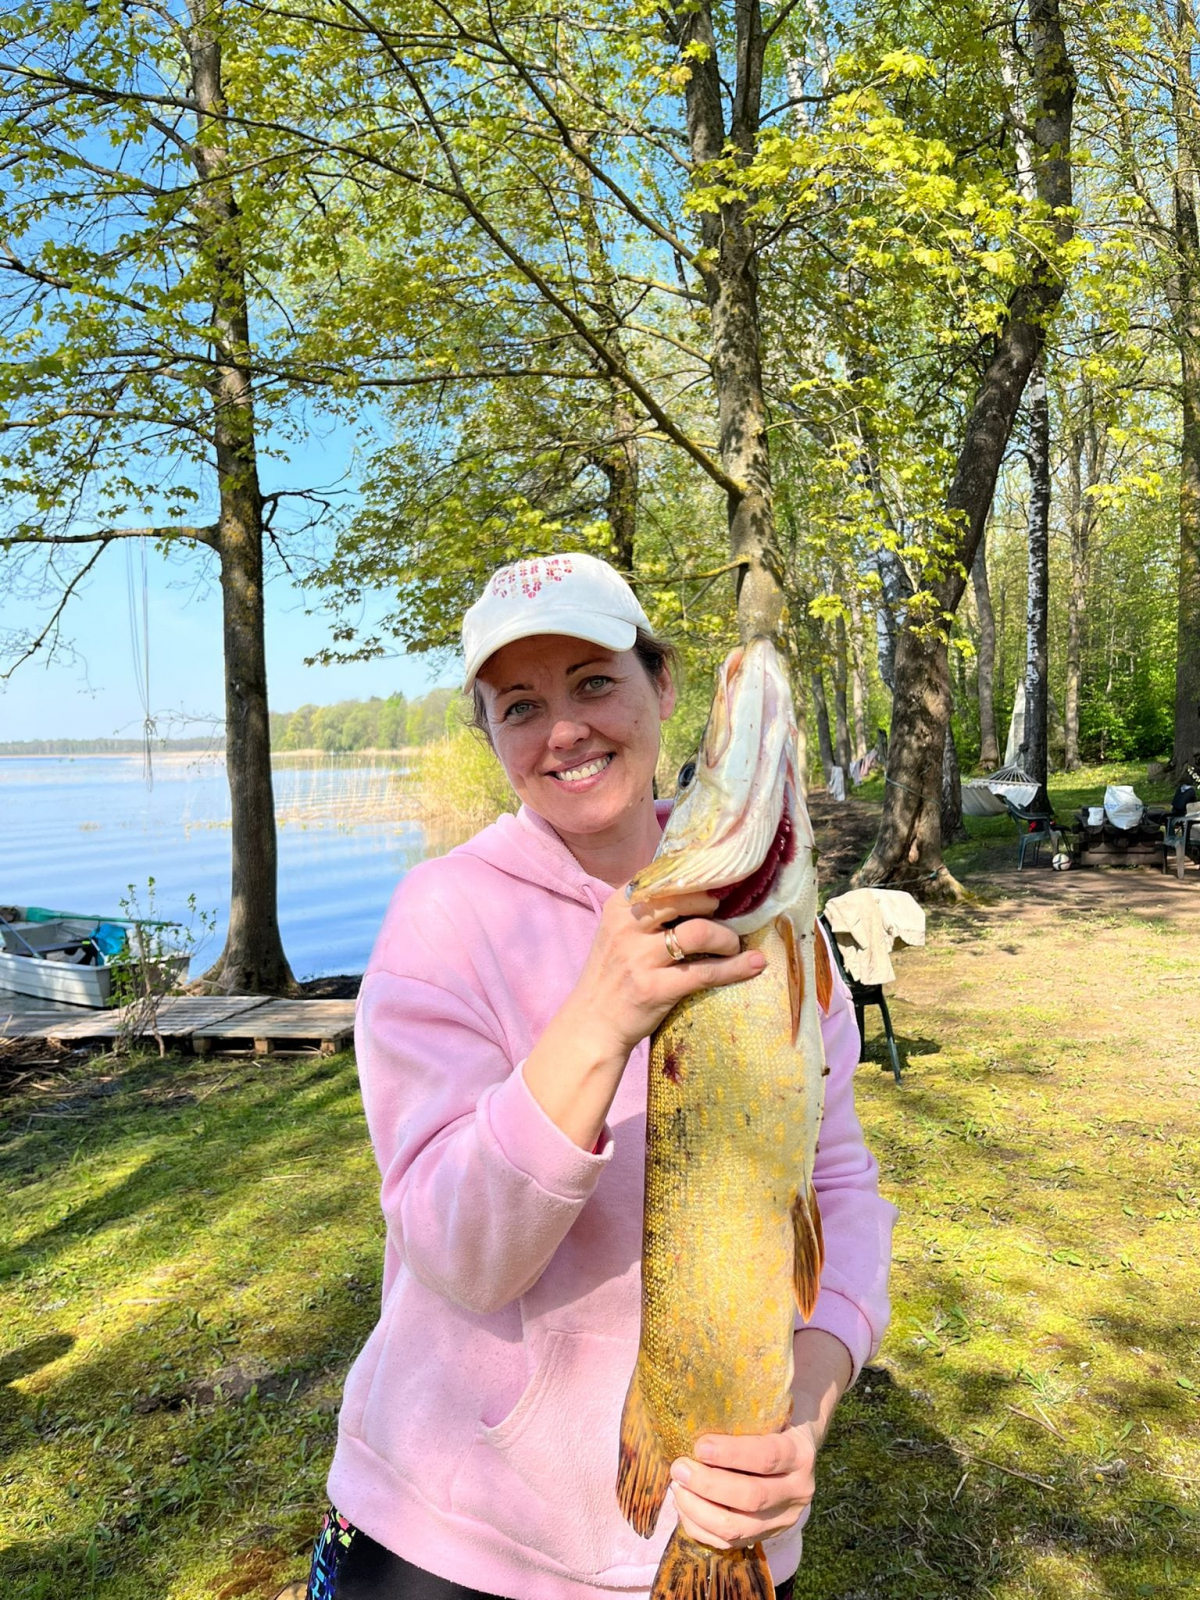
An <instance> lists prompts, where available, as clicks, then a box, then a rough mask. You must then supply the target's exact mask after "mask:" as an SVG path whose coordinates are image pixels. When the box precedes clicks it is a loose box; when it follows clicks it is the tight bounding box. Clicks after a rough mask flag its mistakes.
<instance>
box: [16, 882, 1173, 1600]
mask: <svg viewBox="0 0 1200 1600" xmlns="http://www.w3.org/2000/svg"><path fill="white" fill-rule="evenodd" d="M1047 876H1049V875H1047ZM1178 903H1179V904H1180V905H1182V906H1184V908H1185V909H1184V911H1183V912H1182V913H1181V916H1182V918H1183V920H1182V921H1180V920H1176V921H1175V922H1174V923H1172V922H1171V921H1170V920H1169V919H1167V918H1165V917H1164V918H1158V919H1156V920H1154V921H1152V922H1145V921H1144V922H1143V923H1142V925H1141V926H1140V928H1139V929H1138V930H1137V932H1136V934H1135V935H1131V932H1130V928H1131V923H1130V921H1129V919H1128V917H1127V916H1126V915H1123V914H1121V906H1120V900H1119V897H1117V896H1115V895H1114V899H1113V901H1112V902H1105V903H1103V904H1101V905H1098V906H1097V907H1095V908H1092V913H1091V914H1087V915H1081V916H1079V917H1078V918H1073V919H1072V920H1071V921H1070V922H1063V921H1061V920H1055V919H1054V918H1053V917H1051V918H1047V917H1046V916H1044V915H1042V916H1035V915H1033V914H1032V913H1031V912H1030V911H1029V910H1028V909H1027V908H1025V907H1024V906H1023V905H1022V904H1021V903H1018V902H1013V901H1006V902H1004V903H1003V904H1002V905H999V906H996V907H985V908H982V909H979V908H970V909H965V910H964V909H962V908H954V909H949V910H947V911H945V912H939V913H937V914H935V915H934V916H933V917H932V919H931V926H930V943H929V946H928V948H927V949H926V950H924V951H919V952H909V953H906V954H905V955H904V956H903V957H902V958H901V961H900V963H899V964H898V965H899V982H898V984H897V986H896V991H895V997H894V1002H893V1014H894V1016H895V1019H896V1026H897V1030H898V1032H899V1034H900V1039H901V1046H902V1049H903V1052H904V1055H905V1066H906V1071H905V1082H904V1084H903V1085H902V1086H900V1087H899V1088H897V1087H896V1086H895V1085H894V1084H893V1083H892V1082H891V1078H890V1074H887V1073H884V1072H882V1071H881V1070H880V1065H881V1063H882V1061H883V1059H884V1057H883V1053H882V1051H881V1049H880V1043H879V1041H878V1039H877V1038H876V1037H875V1035H874V1033H873V1032H872V1034H871V1035H870V1037H869V1040H868V1060H867V1062H866V1063H864V1065H863V1067H862V1068H861V1069H860V1073H859V1077H858V1090H859V1099H860V1107H861V1111H862V1116H863V1120H864V1123H865V1125H866V1128H867V1132H868V1136H869V1138H870V1139H871V1141H872V1144H873V1146H874V1148H875V1149H876V1151H877V1153H878V1155H879V1158H880V1164H881V1169H882V1173H883V1183H884V1187H885V1190H886V1192H887V1193H889V1194H890V1195H891V1196H892V1197H893V1198H895V1199H896V1200H897V1202H898V1203H899V1205H900V1207H901V1220H900V1224H899V1227H898V1230H897V1235H896V1272H895V1277H894V1283H893V1295H894V1306H895V1315H894V1320H893V1324H892V1328H891V1330H890V1332H889V1334H888V1338H887V1341H886V1343H885V1346H884V1350H883V1352H882V1355H881V1357H880V1358H879V1360H878V1362H877V1363H875V1364H874V1365H873V1366H872V1367H871V1368H869V1369H868V1370H867V1371H866V1372H865V1373H864V1374H863V1377H862V1379H861V1381H860V1383H859V1385H858V1387H857V1388H856V1389H855V1390H854V1391H853V1392H852V1393H851V1394H850V1395H849V1396H848V1397H847V1399H846V1401H845V1403H844V1405H843V1407H842V1408H841V1411H840V1412H839V1416H838V1419H837V1422H836V1424H835V1427H834V1430H833V1433H832V1435H831V1439H830V1442H829V1445H828V1447H827V1449H826V1452H825V1454H824V1456H823V1459H822V1463H821V1469H820V1473H819V1478H818V1497H817V1505H816V1510H815V1513H814V1517H813V1521H812V1524H811V1526H810V1528H809V1531H808V1534H807V1536H806V1547H805V1563H804V1567H803V1569H802V1573H801V1578H800V1581H799V1584H798V1589H797V1593H798V1595H800V1596H803V1597H804V1600H1034V1597H1036V1600H1087V1597H1092V1596H1100V1597H1112V1600H1137V1597H1141V1596H1161V1597H1164V1600H1165V1597H1167V1596H1175V1595H1178V1594H1181V1593H1184V1592H1186V1590H1187V1585H1188V1584H1189V1583H1191V1582H1192V1581H1193V1579H1194V1576H1195V1573H1196V1571H1197V1570H1198V1568H1200V1259H1198V1254H1197V1239H1198V1237H1200V1229H1198V1228H1197V1223H1198V1222H1200V1111H1198V1109H1197V1088H1198V1087H1200V1070H1198V1069H1197V1066H1196V1064H1195V1055H1194V1051H1193V1048H1192V1041H1193V1040H1194V1039H1195V1038H1196V1037H1197V1036H1198V1027H1200V998H1198V996H1197V993H1196V991H1195V985H1194V984H1193V983H1192V982H1191V981H1190V979H1189V981H1188V982H1183V983H1168V982H1167V978H1168V977H1170V976H1172V975H1173V976H1177V977H1188V975H1190V974H1194V961H1193V958H1192V955H1191V950H1192V945H1191V942H1190V941H1191V940H1193V939H1194V936H1195V932H1196V917H1195V914H1194V913H1193V912H1191V910H1190V906H1191V901H1190V899H1183V900H1180V901H1179V902H1178ZM1189 919H1190V920H1189ZM1168 989H1169V991H1170V996H1169V1008H1170V1010H1169V1021H1168V1018H1167V1015H1166V1012H1165V1008H1164V991H1166V990H1168ZM869 1027H870V1028H872V1029H873V1028H874V1023H873V1022H870V1023H869ZM44 1084H45V1086H44V1087H43V1088H41V1089H38V1090H34V1091H30V1092H28V1093H26V1094H25V1095H24V1097H23V1098H19V1099H17V1098H13V1097H10V1098H9V1099H8V1100H6V1101H2V1102H0V1113H3V1121H2V1123H0V1134H2V1137H3V1141H4V1157H3V1161H4V1172H3V1187H4V1193H5V1200H4V1215H3V1228H2V1232H0V1238H2V1239H3V1241H4V1242H3V1245H2V1246H0V1296H2V1300H0V1305H2V1311H0V1318H2V1320H0V1327H2V1328H3V1339H2V1342H0V1452H2V1453H3V1457H4V1467H3V1471H4V1482H5V1490H6V1517H5V1524H4V1532H3V1535H2V1536H0V1549H2V1554H0V1570H2V1571H3V1572H4V1575H5V1579H6V1583H7V1585H8V1587H7V1589H6V1592H9V1593H14V1594H19V1595H20V1596H21V1597H22V1600H26V1597H28V1600H93V1597H100V1600H144V1597H146V1596H149V1595H155V1596H165V1597H168V1600H202V1597H203V1600H214V1597H215V1600H234V1597H235V1596H242V1595H247V1596H252V1597H262V1600H267V1597H269V1596H272V1595H274V1594H275V1593H276V1592H277V1591H278V1589H279V1588H280V1587H281V1586H282V1585H283V1584H284V1583H285V1582H288V1581H291V1580H294V1579H296V1578H298V1577H300V1576H301V1575H302V1574H303V1572H304V1571H305V1567H306V1558H307V1552H308V1550H309V1548H310V1545H311V1540H312V1537H313V1535H314V1532H315V1529H316V1526H317V1522H318V1520H319V1517H320V1512H321V1510H322V1506H323V1499H322V1496H323V1481H324V1476H325V1472H326V1470H327V1467H328V1462H329V1458H330V1453H331V1450H332V1446H333V1439H334V1431H335V1413H336V1406H337V1403H338V1399H339V1395H340V1388H341V1381H342V1377H343V1375H344V1373H345V1370H346V1367H347V1365H348V1363H349V1361H350V1360H351V1359H352V1357H353V1356H354V1354H355V1353H356V1351H357V1349H358V1348H359V1346H360V1345H361V1343H362V1341H363V1339H364V1338H365V1337H366V1335H367V1333H368V1332H369V1330H370V1328H371V1326H372V1325H373V1322H374V1319H375V1314H376V1306H377V1301H378V1283H379V1266H380V1253H381V1246H382V1237H381V1235H382V1226H381V1223H380V1220H379V1217H378V1213H377V1202H376V1196H377V1189H378V1176H377V1173H376V1170H375V1167H374V1164H373V1161H372V1159H371V1155H370V1151H369V1149H368V1147H367V1143H366V1135H365V1128H364V1125H363V1120H362V1115H361V1109H360V1106H359V1101H358V1093H357V1085H356V1082H355V1076H354V1067H353V1062H352V1059H351V1058H350V1057H349V1056H341V1057H337V1058H334V1059H333V1060H329V1061H324V1060H323V1061H316V1060H303V1061H299V1062H281V1061H268V1062H231V1061H196V1060H188V1061H169V1062H166V1063H163V1064H161V1065H160V1064H159V1063H143V1064H135V1065H133V1066H130V1067H126V1068H123V1069H120V1070H116V1069H113V1068H112V1067H111V1066H102V1067H97V1068H93V1069H91V1071H90V1072H89V1071H88V1070H86V1069H85V1070H83V1071H80V1072H79V1073H77V1074H76V1075H75V1076H74V1077H72V1078H71V1079H69V1080H67V1081H60V1082H57V1083H54V1082H52V1081H51V1080H44Z"/></svg>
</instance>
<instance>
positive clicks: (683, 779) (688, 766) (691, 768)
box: [675, 761, 696, 789]
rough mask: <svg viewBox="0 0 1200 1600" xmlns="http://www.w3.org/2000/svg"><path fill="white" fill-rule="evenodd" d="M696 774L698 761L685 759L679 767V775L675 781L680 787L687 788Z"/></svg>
mask: <svg viewBox="0 0 1200 1600" xmlns="http://www.w3.org/2000/svg"><path fill="white" fill-rule="evenodd" d="M695 776H696V763H695V762H694V761H685V762H684V764H683V765H682V766H681V767H680V769H679V777H678V778H677V779H676V780H675V782H676V784H677V786H678V787H679V788H680V789H686V788H687V786H688V784H689V783H691V781H692V779H693V778H694V777H695Z"/></svg>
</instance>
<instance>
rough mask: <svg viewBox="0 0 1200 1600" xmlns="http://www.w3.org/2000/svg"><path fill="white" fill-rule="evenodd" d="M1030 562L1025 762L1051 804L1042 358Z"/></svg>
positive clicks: (1035, 389) (1035, 391)
mask: <svg viewBox="0 0 1200 1600" xmlns="http://www.w3.org/2000/svg"><path fill="white" fill-rule="evenodd" d="M1029 475H1030V492H1029V564H1028V575H1029V581H1028V600H1027V602H1026V607H1025V743H1024V747H1023V750H1024V754H1023V756H1022V760H1021V765H1022V766H1023V767H1024V769H1025V771H1026V772H1027V773H1028V774H1029V776H1030V777H1031V778H1032V779H1033V781H1034V782H1035V783H1036V784H1037V786H1038V794H1037V797H1036V799H1035V807H1036V808H1037V809H1039V810H1040V809H1043V808H1045V807H1046V806H1048V804H1049V796H1048V794H1047V793H1046V780H1047V778H1048V777H1049V767H1050V748H1049V747H1050V706H1049V694H1050V682H1049V670H1048V668H1049V644H1048V637H1047V635H1048V617H1049V608H1050V401H1049V395H1048V393H1047V387H1046V371H1045V366H1044V364H1043V363H1041V362H1039V363H1038V366H1037V367H1036V369H1035V370H1034V373H1033V376H1032V378H1031V379H1030V384H1029Z"/></svg>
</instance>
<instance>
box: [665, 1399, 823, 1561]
mask: <svg viewBox="0 0 1200 1600" xmlns="http://www.w3.org/2000/svg"><path fill="white" fill-rule="evenodd" d="M816 1458H817V1438H816V1433H815V1431H814V1428H813V1425H812V1423H809V1422H801V1423H798V1424H797V1425H795V1426H794V1427H791V1428H787V1429H785V1431H784V1432H783V1433H768V1434H747V1435H746V1436H745V1437H743V1438H734V1437H732V1436H730V1435H727V1434H706V1435H705V1436H704V1437H703V1438H702V1439H698V1440H697V1441H696V1447H695V1456H694V1457H684V1458H681V1459H680V1460H679V1461H676V1462H675V1463H674V1465H673V1466H672V1468H671V1492H672V1494H673V1495H674V1497H675V1506H676V1509H677V1510H678V1512H679V1521H680V1523H681V1524H682V1526H683V1531H684V1532H685V1533H686V1534H687V1535H688V1536H689V1538H692V1539H696V1540H698V1541H699V1543H700V1544H707V1545H711V1546H712V1547H713V1548H714V1549H716V1550H729V1549H733V1548H736V1547H740V1546H746V1545H752V1544H757V1543H759V1541H760V1540H762V1539H769V1538H770V1537H771V1535H772V1534H776V1533H783V1532H785V1531H786V1530H787V1529H788V1528H790V1527H793V1526H794V1524H795V1523H797V1522H798V1521H799V1520H800V1516H801V1514H802V1513H803V1511H804V1508H805V1506H807V1505H808V1504H809V1502H810V1501H811V1500H812V1497H813V1491H814V1488H815V1476H814V1471H815V1462H816Z"/></svg>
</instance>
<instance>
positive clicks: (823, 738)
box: [812, 672, 833, 787]
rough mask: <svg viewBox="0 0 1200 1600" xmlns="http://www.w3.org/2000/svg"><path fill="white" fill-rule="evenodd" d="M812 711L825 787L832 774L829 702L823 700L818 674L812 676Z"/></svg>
mask: <svg viewBox="0 0 1200 1600" xmlns="http://www.w3.org/2000/svg"><path fill="white" fill-rule="evenodd" d="M812 698H813V709H814V711H815V712H816V715H817V748H818V749H819V751H820V754H821V766H822V768H823V770H824V773H825V784H826V787H828V785H829V779H830V775H831V774H832V772H833V740H832V739H831V738H830V734H829V702H828V701H827V700H826V698H825V680H824V679H823V678H822V676H821V674H820V673H819V672H814V673H813V675H812Z"/></svg>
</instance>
